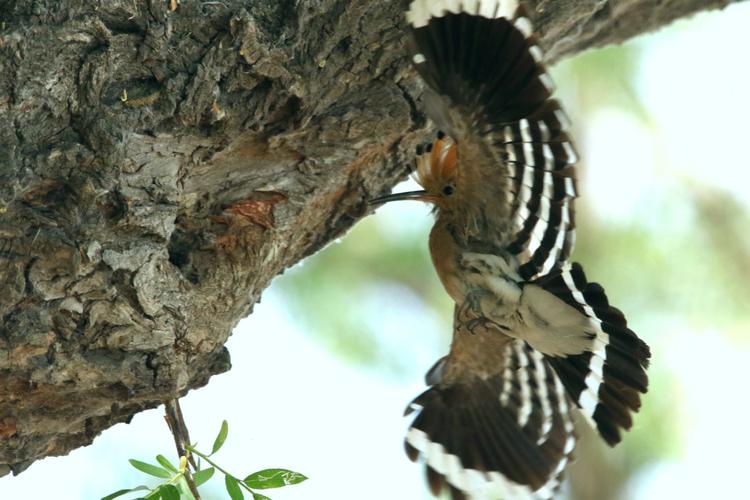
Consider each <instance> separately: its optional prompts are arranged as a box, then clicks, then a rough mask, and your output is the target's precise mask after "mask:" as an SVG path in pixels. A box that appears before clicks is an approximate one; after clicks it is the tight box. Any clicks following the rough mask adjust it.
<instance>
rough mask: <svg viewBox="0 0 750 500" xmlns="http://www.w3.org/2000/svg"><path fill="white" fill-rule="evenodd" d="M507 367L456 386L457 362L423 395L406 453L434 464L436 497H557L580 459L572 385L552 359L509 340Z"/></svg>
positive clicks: (436, 373) (440, 371)
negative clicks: (575, 455) (449, 378)
mask: <svg viewBox="0 0 750 500" xmlns="http://www.w3.org/2000/svg"><path fill="white" fill-rule="evenodd" d="M503 354H504V355H505V361H506V363H505V368H504V369H503V370H502V372H501V373H498V374H496V375H493V376H490V377H487V378H482V377H480V376H473V375H467V376H464V377H462V378H461V380H460V381H458V380H457V381H454V382H452V383H448V382H446V381H445V379H444V377H443V375H445V373H446V370H454V369H455V368H456V367H455V366H454V367H446V366H445V365H446V363H451V360H450V357H448V358H443V360H441V361H439V362H438V363H437V364H436V366H435V367H433V369H432V370H430V375H428V381H429V382H433V383H435V385H433V387H430V388H429V389H428V390H427V391H425V392H424V393H422V394H421V395H420V396H419V397H417V398H416V399H415V400H414V401H413V402H412V404H411V405H410V407H409V409H407V414H408V413H411V412H412V411H416V412H417V413H416V416H415V418H414V420H413V422H412V424H411V427H410V429H409V431H408V434H407V437H406V442H405V447H406V452H407V454H408V456H409V458H411V459H412V460H414V461H417V460H419V459H421V460H422V461H423V462H424V463H425V466H426V472H427V479H428V483H429V485H430V489H431V490H432V492H433V493H434V494H435V495H438V494H440V492H441V491H442V490H444V489H445V490H448V491H449V492H450V494H451V496H452V498H454V499H458V498H467V497H468V498H514V499H515V498H529V499H546V498H552V497H553V495H554V494H555V493H556V492H557V491H558V490H559V488H560V485H561V482H562V477H563V473H564V470H565V467H566V465H567V464H568V462H569V460H571V458H572V452H573V448H574V447H575V439H576V436H575V432H574V428H573V422H572V420H571V416H570V409H571V405H572V402H570V400H569V397H568V395H567V393H566V392H565V388H564V387H563V385H562V382H561V381H560V379H559V378H558V377H557V376H556V375H555V372H554V370H553V369H552V368H551V367H550V366H549V365H548V364H547V362H546V361H545V359H544V356H543V355H542V354H541V353H539V352H537V351H534V350H533V349H531V348H530V347H529V346H528V344H526V343H524V342H523V341H520V340H519V341H512V342H509V343H508V346H507V348H506V349H505V352H504V353H503Z"/></svg>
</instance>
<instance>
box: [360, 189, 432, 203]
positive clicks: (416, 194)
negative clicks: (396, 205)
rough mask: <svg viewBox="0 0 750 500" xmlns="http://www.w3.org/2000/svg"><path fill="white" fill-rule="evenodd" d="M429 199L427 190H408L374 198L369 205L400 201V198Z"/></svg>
mask: <svg viewBox="0 0 750 500" xmlns="http://www.w3.org/2000/svg"><path fill="white" fill-rule="evenodd" d="M428 199H429V197H428V195H427V191H424V190H419V191H407V192H405V193H393V194H387V195H385V196H380V197H378V198H373V199H372V200H370V201H368V202H367V203H368V204H369V205H382V204H383V203H388V202H389V201H399V200H418V201H428Z"/></svg>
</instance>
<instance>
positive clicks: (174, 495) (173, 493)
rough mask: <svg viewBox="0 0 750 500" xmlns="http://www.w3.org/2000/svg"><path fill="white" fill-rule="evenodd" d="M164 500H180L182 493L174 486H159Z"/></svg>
mask: <svg viewBox="0 0 750 500" xmlns="http://www.w3.org/2000/svg"><path fill="white" fill-rule="evenodd" d="M159 493H160V494H161V498H162V500H180V491H179V490H178V489H177V487H176V486H175V485H173V484H162V485H161V486H159Z"/></svg>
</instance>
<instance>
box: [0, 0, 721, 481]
mask: <svg viewBox="0 0 750 500" xmlns="http://www.w3.org/2000/svg"><path fill="white" fill-rule="evenodd" d="M727 3H729V2H727V1H721V0H713V1H706V0H671V1H655V0H616V1H615V0H612V1H606V0H604V1H602V0H560V1H554V2H553V1H545V0H537V1H532V2H531V4H532V5H533V6H534V7H535V10H534V11H533V17H534V18H535V21H536V22H537V24H538V26H539V27H540V29H541V33H542V45H543V46H544V48H545V49H547V54H548V58H549V59H550V60H551V61H554V60H556V59H559V58H560V57H562V56H565V55H568V54H572V53H575V52H578V51H580V50H582V49H586V48H589V47H594V46H600V45H603V44H607V43H614V42H619V41H622V40H625V39H626V38H628V37H630V36H632V35H635V34H637V33H640V32H643V31H647V30H651V29H655V28H657V27H659V26H661V25H663V24H665V23H668V22H670V21H671V20H673V19H675V18H678V17H681V16H684V15H687V14H690V13H692V12H695V11H698V10H702V9H707V8H717V7H722V6H724V5H725V4H727ZM403 33H404V26H403V21H402V13H401V2H400V1H397V0H377V1H375V0H296V1H295V0H274V1H268V0H244V1H240V0H223V1H221V2H197V1H189V0H182V1H181V2H180V3H179V4H177V3H176V2H175V1H170V0H150V1H139V0H107V1H106V2H96V1H86V0H35V1H30V0H29V1H24V0H0V475H3V474H6V473H8V472H10V471H12V472H14V473H18V472H20V471H22V470H24V469H25V468H26V467H28V466H29V465H30V464H31V463H32V462H33V461H35V460H37V459H39V458H42V457H45V456H49V455H60V454H65V453H67V452H69V451H70V450H72V449H74V448H76V447H79V446H83V445H86V444H88V443H90V442H91V441H92V440H93V439H94V437H95V436H96V435H97V434H99V433H100V432H101V431H102V430H104V429H106V428H107V427H109V426H111V425H113V424H115V423H118V422H122V421H127V420H128V419H129V418H131V416H132V415H133V414H135V413H137V412H139V411H142V410H144V409H147V408H152V407H155V406H157V405H159V404H160V403H162V402H163V401H165V400H167V399H170V398H174V397H177V396H179V395H182V394H184V393H185V392H187V391H188V390H189V389H191V388H194V387H199V386H202V385H204V384H206V383H207V381H208V379H209V378H210V377H211V375H214V374H216V373H220V372H223V371H225V370H228V369H229V367H230V364H229V355H228V353H227V351H226V349H225V348H224V342H225V341H226V340H227V337H228V336H229V334H230V332H231V330H232V328H233V327H234V325H235V324H236V323H237V322H238V321H239V320H240V319H241V318H242V317H244V316H246V315H247V314H249V313H250V311H251V309H252V305H253V304H254V303H255V302H257V301H258V300H259V298H260V294H261V292H262V291H263V289H264V288H265V287H266V286H267V285H268V284H269V282H270V280H271V279H272V278H273V277H274V276H275V275H276V274H278V273H280V272H282V271H283V270H284V269H285V268H286V267H287V266H290V265H291V264H294V263H295V262H297V261H299V260H300V259H302V258H303V257H305V256H307V255H310V254H311V253H313V252H315V251H317V250H319V249H320V248H322V247H323V246H324V245H325V244H326V243H327V242H328V241H330V240H331V239H333V238H336V237H338V236H340V235H341V234H342V233H343V232H344V231H346V230H347V229H348V228H349V227H350V226H351V225H352V224H353V223H354V222H356V221H357V219H358V218H360V217H362V216H363V215H365V213H366V211H367V210H366V205H365V200H366V199H367V198H368V197H371V196H373V195H377V194H380V193H383V192H385V191H387V190H388V189H389V188H390V187H391V186H393V185H394V184H395V183H396V182H397V181H398V180H399V179H401V178H402V177H403V176H404V175H405V173H406V171H407V169H408V166H409V165H410V161H409V159H410V153H411V151H412V147H413V145H414V144H415V143H416V142H417V141H419V140H422V139H423V138H424V137H425V134H426V131H425V129H426V121H425V118H424V116H423V115H422V114H421V113H420V111H419V109H420V108H419V96H420V93H421V88H420V86H419V83H418V82H417V80H416V79H415V74H414V72H413V71H412V70H411V69H410V67H409V64H408V61H407V60H406V58H405V53H404V35H403ZM257 334H258V335H273V332H258V333H257Z"/></svg>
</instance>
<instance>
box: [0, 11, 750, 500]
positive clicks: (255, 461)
mask: <svg viewBox="0 0 750 500" xmlns="http://www.w3.org/2000/svg"><path fill="white" fill-rule="evenodd" d="M749 27H750V2H742V3H739V4H736V5H732V6H730V7H729V8H727V9H726V10H725V11H724V12H714V13H710V14H703V15H700V16H698V17H696V18H694V19H692V20H689V21H682V22H679V23H677V24H676V25H675V26H673V27H671V28H670V29H669V30H666V31H663V32H660V33H658V34H655V35H649V36H647V37H642V38H640V39H638V40H637V41H636V42H635V43H637V44H639V46H640V47H641V48H642V52H641V59H640V61H639V71H638V73H637V79H636V81H635V88H636V90H637V92H638V94H639V96H640V97H641V98H642V99H643V102H644V103H645V106H646V108H647V110H648V112H649V114H650V116H651V123H650V124H649V126H648V127H644V125H643V123H641V122H639V121H636V120H634V119H633V118H632V117H631V116H630V115H628V114H623V113H622V112H620V111H618V110H617V109H615V108H613V109H602V110H600V111H598V112H597V113H596V115H595V116H594V117H593V119H591V120H590V121H588V122H587V123H584V124H580V123H577V124H576V125H577V128H578V130H579V132H580V133H582V134H585V136H586V141H585V144H587V145H588V146H587V147H586V148H585V149H582V150H581V151H580V152H581V153H582V156H583V157H584V159H585V162H586V169H585V172H586V177H585V178H584V179H583V180H582V183H581V187H582V191H583V196H584V197H585V199H586V203H587V204H588V206H589V208H590V210H591V211H592V212H593V213H594V214H596V217H597V218H600V219H602V220H606V221H612V222H613V223H622V224H630V223H637V224H641V225H643V226H645V227H646V228H650V229H651V230H652V231H653V233H654V234H655V236H654V237H657V236H658V234H659V232H660V231H662V230H664V229H663V228H665V227H667V228H669V227H673V226H675V225H676V226H680V225H689V224H690V213H689V212H690V209H689V207H688V206H687V204H686V206H684V207H682V206H680V204H679V195H678V196H670V198H669V199H670V200H677V202H676V203H674V204H671V205H669V206H667V205H666V204H665V202H664V200H665V193H668V192H671V193H672V194H674V192H675V190H676V191H677V193H679V191H680V190H681V189H682V187H681V186H682V183H683V182H684V181H685V179H690V182H694V183H699V184H701V185H703V184H706V185H717V186H719V187H722V188H724V189H727V190H729V191H730V192H732V193H733V194H734V195H735V196H736V197H737V198H738V199H739V200H740V201H741V202H742V203H744V204H745V206H747V207H749V208H750V160H748V155H747V152H746V151H747V143H748V141H749V139H750V138H748V131H749V130H750V126H749V125H748V123H747V122H748V119H750V97H749V93H748V90H749V89H750V64H748V62H747V61H748V54H747V50H748V48H749V47H750V29H748V28H749ZM563 96H564V95H563ZM573 104H574V103H569V104H568V108H569V109H570V108H571V106H572V105H573ZM571 114H572V115H573V116H575V113H574V112H571ZM397 189H401V188H397ZM427 213H428V209H427V208H426V207H424V206H420V205H418V204H410V203H400V204H393V205H391V206H388V207H385V208H383V209H381V210H379V211H378V214H377V215H376V216H375V217H376V219H377V221H378V223H379V224H383V225H384V226H387V227H388V231H389V232H390V234H391V236H392V237H399V236H400V235H403V234H407V233H408V234H413V233H414V232H422V233H424V235H425V245H426V234H427V231H428V229H429V226H430V224H431V220H430V218H429V216H428V215H427ZM580 230H582V231H585V227H584V228H580ZM375 243H377V242H375ZM707 265H710V263H707ZM749 273H750V270H749ZM740 278H741V279H748V276H744V277H740ZM282 279H283V278H282ZM383 286H385V285H383ZM361 300H365V301H367V303H368V304H370V305H369V306H368V307H369V309H368V310H369V311H370V313H369V314H368V317H367V318H366V319H367V320H368V321H369V322H370V323H371V324H372V325H373V328H375V329H378V330H379V331H382V334H383V335H384V336H386V337H387V338H388V339H389V342H392V343H393V344H394V345H395V344H401V345H402V346H403V348H402V349H401V351H400V352H401V353H402V355H403V356H404V363H405V364H407V365H409V364H411V365H412V366H413V371H410V372H409V373H407V374H406V375H403V376H401V377H399V376H394V375H385V376H384V375H382V374H379V373H377V371H374V370H372V369H371V368H366V369H363V368H359V367H357V366H354V365H352V364H351V363H347V362H344V361H341V360H340V359H339V358H337V357H335V356H334V355H332V354H330V352H329V351H328V350H326V349H325V348H324V347H321V346H320V345H319V344H318V343H317V342H316V341H315V340H314V339H312V338H311V337H310V336H309V335H308V333H306V332H305V331H304V330H303V328H301V326H300V324H299V322H298V321H296V320H295V318H293V317H292V313H291V312H290V311H289V310H287V309H286V308H285V305H284V300H283V297H282V296H281V295H280V294H279V293H277V292H275V291H274V287H273V286H272V287H271V289H270V290H268V291H267V292H266V293H265V294H264V297H263V302H262V304H259V305H258V306H257V307H256V310H255V312H254V313H253V315H252V316H251V317H249V318H247V319H245V320H244V321H242V322H241V323H240V325H239V326H238V327H237V329H236V331H235V332H234V335H233V336H232V338H231V339H230V341H229V343H228V347H229V349H230V351H231V354H232V364H233V366H234V368H233V369H232V370H231V372H229V373H228V374H224V375H220V376H217V377H215V378H214V379H212V380H211V382H210V384H209V385H208V386H207V387H204V388H202V389H200V390H197V391H193V392H191V393H190V394H189V395H188V396H187V397H186V398H185V399H184V400H183V410H184V412H185V416H186V419H187V422H188V426H189V428H190V431H191V435H192V438H193V439H194V440H197V441H198V442H199V443H200V444H201V445H202V446H203V449H207V448H210V445H211V443H212V441H213V438H214V436H215V434H216V432H217V431H218V428H219V426H220V423H221V421H222V419H227V420H228V421H229V424H230V432H229V439H228V441H227V444H226V445H225V448H224V449H223V450H222V451H221V452H220V453H219V455H218V457H217V461H218V462H219V463H220V464H222V465H225V466H226V467H227V468H228V469H230V470H231V471H233V472H235V473H236V475H239V476H243V477H244V475H245V474H247V473H250V472H253V471H255V470H258V469H262V468H267V467H284V468H289V469H292V470H296V471H299V472H301V473H303V474H305V475H307V476H308V477H310V480H309V481H307V482H305V483H303V484H301V485H299V486H294V487H289V488H285V489H283V490H277V491H269V492H268V493H269V496H271V497H273V498H274V500H285V499H289V500H292V499H302V498H304V499H306V500H309V499H323V498H325V499H349V498H357V499H363V500H366V499H373V500H374V499H382V498H404V499H407V498H408V499H420V498H428V497H427V495H426V488H425V486H424V483H423V479H422V477H423V475H422V470H421V467H418V466H415V465H413V464H411V463H409V462H408V460H407V459H406V457H405V455H404V453H403V449H402V440H403V435H404V430H405V429H406V426H407V423H408V422H407V419H404V418H403V417H402V412H403V410H404V408H405V407H406V405H407V403H408V402H409V401H410V400H411V399H412V398H413V397H415V396H416V395H418V394H419V392H420V391H421V390H422V387H423V385H422V376H421V374H422V373H424V371H425V370H426V369H427V368H429V366H430V365H431V363H432V362H433V361H434V360H436V359H437V358H438V357H440V356H441V355H442V354H443V353H444V351H445V350H446V349H447V346H445V345H440V341H439V340H438V339H437V338H436V334H435V333H434V332H435V331H438V330H442V329H445V328H449V325H441V324H440V323H439V322H438V320H437V318H434V317H433V316H431V315H430V313H429V312H428V311H427V310H426V308H425V307H423V306H422V305H420V303H419V299H418V298H417V297H414V296H411V295H409V294H406V295H404V290H400V289H391V288H387V287H386V288H379V289H374V291H373V293H372V294H371V296H367V297H364V298H361ZM404 303H406V304H407V305H409V307H408V308H406V309H408V312H405V311H406V309H405V308H404V307H403V304H404ZM654 321H659V322H661V323H660V324H661V326H662V327H664V328H665V329H667V331H668V332H671V333H666V334H664V335H662V337H660V340H659V342H660V343H661V344H662V345H664V346H669V347H668V348H662V349H660V351H659V352H660V353H662V354H663V356H662V358H661V359H659V360H657V362H658V363H659V364H661V368H663V369H666V370H668V371H670V372H671V373H672V374H673V376H674V377H676V378H677V379H678V381H679V387H680V388H681V391H680V395H679V400H680V404H681V412H682V415H683V416H682V417H681V421H680V422H675V425H680V426H682V427H681V429H682V431H681V433H682V435H683V436H684V441H683V444H682V446H681V449H679V450H678V451H677V453H676V455H675V456H674V458H673V459H672V460H670V461H667V462H661V463H659V464H656V465H654V466H652V467H648V468H646V469H645V470H643V471H642V472H641V473H640V474H639V475H638V476H636V478H635V479H634V480H633V481H632V483H631V484H630V485H629V489H628V491H629V496H628V497H629V498H632V499H638V500H650V499H654V500H656V499H659V500H661V499H663V498H682V499H705V498H738V496H737V495H738V494H737V492H736V489H735V488H736V487H737V486H738V484H740V483H742V480H743V478H744V477H745V476H746V475H747V473H748V470H747V466H748V463H749V462H748V458H747V450H748V449H750V437H748V433H747V432H745V431H744V430H743V429H746V428H747V422H748V419H749V418H750V398H748V397H747V396H746V395H747V394H748V390H747V388H746V387H738V385H740V384H741V383H742V381H745V382H746V381H748V380H749V379H750V377H749V376H748V367H749V366H750V345H748V343H747V342H745V343H744V344H739V345H738V344H737V343H733V342H730V341H729V340H727V338H726V337H727V336H726V332H721V331H719V330H716V329H713V330H711V329H709V330H705V331H694V330H693V328H692V327H691V325H689V324H685V323H682V322H681V321H680V320H679V318H673V317H666V318H658V319H655V320H654ZM746 324H747V323H746ZM350 334H352V333H351V332H341V335H342V336H345V335H350ZM657 347H658V346H657ZM664 353H666V354H664ZM636 420H637V419H636ZM157 453H164V454H169V456H172V454H173V444H172V439H171V436H170V434H169V432H168V430H167V427H166V425H165V424H164V422H163V420H162V411H161V409H159V410H153V411H149V412H145V413H142V414H139V415H137V416H135V418H134V419H133V421H132V423H131V424H130V425H124V424H120V425H117V426H116V427H114V428H112V429H110V430H108V431H106V432H105V433H104V434H103V435H102V436H100V437H99V438H97V440H96V441H95V443H94V444H93V445H92V446H90V447H88V448H85V449H79V450H76V451H74V452H72V453H71V454H70V455H69V456H67V457H61V458H50V459H46V460H43V461H41V462H37V463H36V464H35V465H33V466H32V467H31V468H30V469H29V470H28V471H26V472H24V473H23V474H21V475H20V476H19V477H17V478H11V477H5V478H2V479H0V499H16V498H19V499H20V498H24V499H37V498H56V499H60V500H65V499H98V498H100V497H101V496H103V495H105V494H108V493H110V492H113V491H115V490H117V489H120V488H124V487H130V486H135V485H137V484H141V483H142V477H143V476H142V475H141V474H140V473H138V472H136V471H135V470H133V469H130V468H129V466H128V465H127V459H128V458H138V459H141V460H146V461H152V460H153V457H154V455H156V454H157ZM217 477H218V476H217ZM212 483H213V484H214V491H217V492H220V491H221V490H222V486H223V484H221V483H223V481H218V480H217V479H216V478H215V479H213V480H212ZM205 498H212V497H211V496H210V495H206V497H205ZM213 498H224V496H222V495H220V494H217V495H214V496H213Z"/></svg>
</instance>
